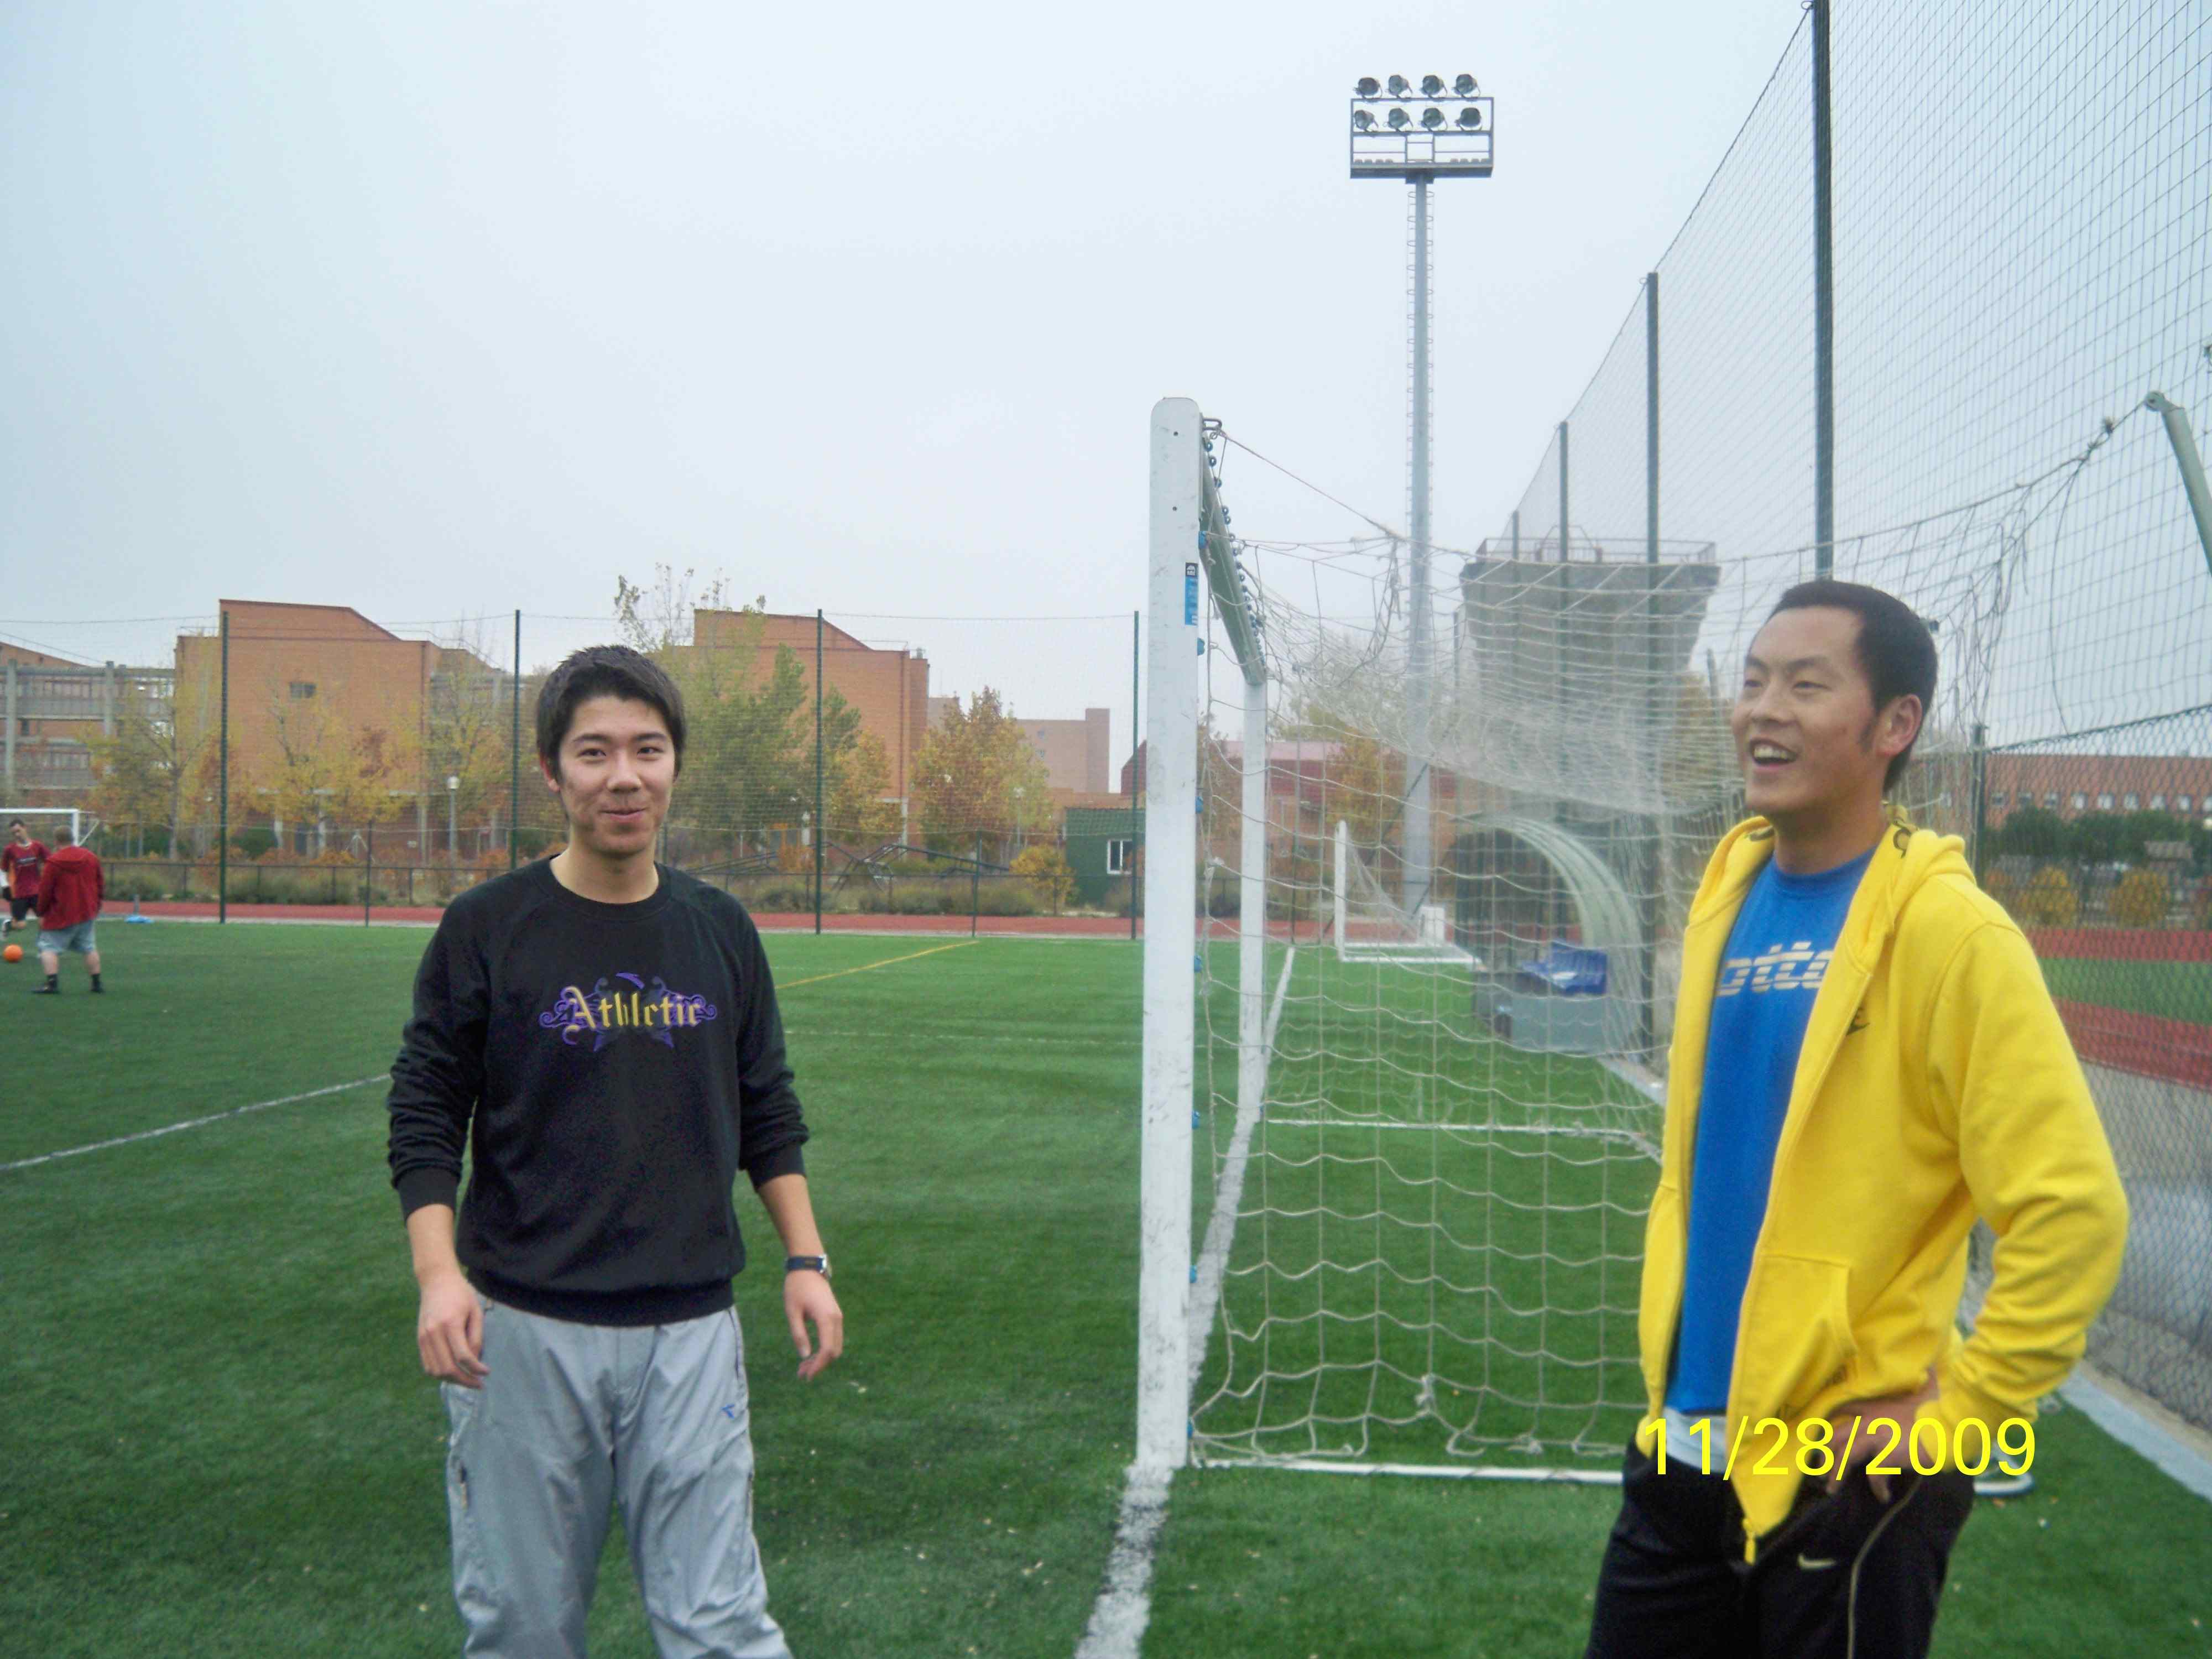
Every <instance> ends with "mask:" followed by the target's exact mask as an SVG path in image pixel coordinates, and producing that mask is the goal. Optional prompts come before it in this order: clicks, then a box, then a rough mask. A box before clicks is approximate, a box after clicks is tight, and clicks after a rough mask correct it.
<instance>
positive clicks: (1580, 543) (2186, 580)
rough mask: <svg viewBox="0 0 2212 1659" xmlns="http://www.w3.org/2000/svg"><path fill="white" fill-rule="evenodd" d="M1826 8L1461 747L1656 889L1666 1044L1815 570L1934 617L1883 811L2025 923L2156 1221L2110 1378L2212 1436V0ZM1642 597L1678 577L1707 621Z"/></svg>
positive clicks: (1474, 645) (1486, 661)
mask: <svg viewBox="0 0 2212 1659" xmlns="http://www.w3.org/2000/svg"><path fill="white" fill-rule="evenodd" d="M1827 12H1828V9H1827V8H1826V7H1824V6H1817V5H1816V6H1814V7H1812V8H1809V9H1808V15H1807V18H1806V21H1805V23H1804V25H1803V27H1802V28H1801V29H1800V31H1799V33H1798V34H1797V36H1796V38H1795V39H1794V40H1792V41H1791V43H1790V46H1789V47H1788V49H1787V50H1786V51H1785V52H1784V55H1783V57H1782V59H1781V61H1780V62H1779V63H1778V64H1777V65H1776V68H1775V71H1774V75H1773V76H1772V78H1771V81H1770V82H1769V83H1768V85H1767V87H1766V88H1765V91H1764V92H1763V94H1761V96H1760V97H1759V100H1758V102H1757V104H1756V105H1755V106H1754V107H1753V110H1752V112H1750V114H1749V116H1748V117H1747V118H1746V120H1745V122H1744V124H1743V125H1742V128H1741V131H1739V133H1738V134H1737V136H1736V137H1735V141H1734V143H1733V144H1732V145H1731V147H1730V149H1729V153H1728V155H1726V157H1725V158H1724V159H1723V161H1722V163H1721V166H1720V167H1719V168H1718V170H1717V172H1716V173H1715V174H1714V176H1713V178H1712V179H1711V183H1710V184H1709V185H1707V187H1706V189H1705V193H1704V195H1703V196H1702V197H1701V198H1700V199H1699V203H1698V205H1697V207H1696V208H1695V210H1693V211H1692V215H1691V216H1690V217H1689V219H1688V220H1687V221H1686V222H1685V223H1684V225H1683V226H1682V228H1681V229H1680V231H1679V232H1678V233H1677V234H1676V236H1675V237H1674V240H1673V242H1672V243H1671V244H1670V245H1669V246H1668V249H1667V250H1666V252H1664V253H1663V255H1662V257H1661V258H1660V259H1659V260H1658V261H1657V263H1656V265H1655V267H1654V269H1653V270H1652V272H1651V274H1650V276H1648V277H1647V278H1646V279H1645V281H1644V283H1642V284H1640V285H1639V287H1638V291H1637V292H1636V293H1635V295H1633V296H1632V299H1631V302H1630V304H1629V306H1628V315H1627V317H1626V320H1625V322H1624V323H1623V324H1622V325H1621V327H1620V330H1619V331H1618V332H1617V334H1616V335H1615V336H1614V337H1613V340H1612V341H1611V343H1609V345H1608V346H1607V349H1606V350H1605V352H1604V355H1603V356H1602V358H1601V362H1600V363H1599V366H1598V368H1597V372H1596V373H1595V375H1594V376H1593V377H1592V379H1591V380H1590V381H1589V385H1588V386H1586V387H1585V388H1584V390H1583V392H1582V393H1581V394H1580V396H1579V397H1578V398H1577V399H1575V401H1574V403H1573V405H1572V407H1571V408H1570V409H1569V410H1567V411H1566V415H1565V418H1564V419H1562V420H1560V421H1559V422H1557V423H1556V424H1555V425H1554V426H1553V428H1550V429H1549V430H1542V429H1539V430H1537V431H1534V432H1531V433H1530V434H1529V435H1528V447H1529V449H1530V450H1531V451H1532V452H1535V451H1538V450H1541V459H1539V460H1538V462H1537V465H1536V466H1535V469H1534V473H1533V475H1532V477H1530V479H1529V482H1528V485H1527V487H1526V489H1524V491H1523V492H1522V495H1521V496H1520V497H1519V499H1518V500H1517V501H1516V502H1515V504H1514V506H1513V507H1512V509H1511V510H1510V512H1509V513H1507V514H1506V516H1505V518H1504V522H1502V523H1501V524H1500V525H1499V526H1498V529H1497V531H1496V532H1495V533H1493V534H1492V535H1491V536H1489V537H1488V538H1486V539H1485V541H1484V542H1483V543H1482V544H1481V545H1480V547H1479V548H1478V549H1477V550H1475V551H1474V553H1473V554H1472V555H1471V556H1468V562H1467V566H1466V568H1465V571H1464V572H1463V574H1462V580H1461V582H1460V591H1459V592H1458V593H1457V594H1455V596H1454V599H1455V602H1456V603H1457V604H1458V605H1459V607H1460V623H1459V635H1460V646H1461V653H1462V658H1463V659H1464V661H1465V664H1466V670H1465V671H1466V673H1467V674H1468V676H1469V677H1471V678H1472V679H1473V680H1474V683H1476V684H1477V685H1478V690H1477V692H1476V693H1475V695H1474V698H1473V699H1471V700H1470V701H1472V702H1474V705H1475V707H1476V708H1477V709H1478V711H1479V713H1480V717H1481V718H1480V721H1477V722H1473V723H1471V724H1470V726H1469V730H1470V732H1472V734H1473V735H1472V736H1470V737H1468V738H1466V739H1465V740H1464V741H1462V743H1461V744H1460V746H1459V748H1458V749H1457V750H1455V751H1449V752H1447V751H1445V750H1439V757H1440V763H1443V764H1447V765H1449V766H1450V767H1451V768H1452V769H1455V770H1457V771H1459V772H1460V773H1461V774H1462V776H1463V777H1464V778H1466V779H1467V780H1468V786H1467V787H1471V788H1473V789H1474V790H1477V791H1482V792H1487V793H1489V794H1491V795H1492V796H1499V797H1502V798H1504V799H1510V800H1511V801H1513V802H1514V803H1516V810H1517V811H1522V812H1523V813H1524V814H1528V815H1533V816H1534V817H1540V818H1542V819H1543V820H1545V821H1546V822H1547V823H1550V824H1553V825H1555V826H1559V828H1561V829H1565V830H1566V831H1570V832H1571V833H1572V834H1574V835H1575V836H1577V838H1578V839H1579V840H1580V841H1581V842H1583V843H1586V844H1588V845H1589V846H1592V847H1595V848H1597V849H1598V850H1599V853H1600V854H1601V856H1602V857H1603V858H1604V859H1605V860H1607V863H1608V864H1609V866H1612V867H1613V872H1614V875H1615V878H1617V880H1618V881H1619V882H1620V884H1622V886H1623V887H1624V888H1625V889H1626V890H1627V891H1628V892H1630V893H1631V894H1632V895H1640V896H1642V897H1643V899H1644V902H1647V903H1648V904H1650V907H1651V910H1652V917H1651V922H1650V927H1648V929H1647V930H1646V932H1645V934H1644V948H1645V949H1646V950H1648V951H1650V956H1651V959H1652V963H1653V968H1652V971H1651V973H1650V975H1649V976H1648V980H1649V982H1650V983H1651V984H1652V985H1653V986H1654V987H1655V988H1656V993H1657V996H1658V1001H1659V1004H1660V1005H1661V1006H1658V1007H1656V1008H1655V1010H1654V1014H1655V1024H1656V1022H1657V1021H1658V1020H1662V1019H1663V1018H1664V1005H1665V1004H1666V1003H1667V1002H1668V1000H1669V999H1670V996H1671V987H1670V985H1669V978H1670V973H1669V968H1670V964H1671V963H1672V962H1673V961H1674V957H1675V956H1676V953H1677V952H1678V951H1679V939H1680V921H1681V918H1682V916H1683V915H1684V913H1685V911H1686V908H1687V902H1688V898H1689V895H1690V884H1691V883H1692V882H1694V880H1695V878H1696V875H1697V872H1698V869H1699V865H1700V863H1701V861H1702V858H1703V855H1704V853H1705V851H1706V850H1708V849H1709V848H1710V847H1711V842H1712V839H1713V836H1714V834H1715V833H1716V829H1717V825H1718V824H1721V823H1725V822H1727V821H1728V820H1729V818H1731V817H1735V816H1738V815H1740V813H1741V793H1740V792H1739V791H1738V789H1737V787H1736V785H1735V775H1734V766H1733V763H1732V761H1733V757H1732V751H1731V750H1730V749H1729V744H1728V740H1727V735H1726V729H1725V719H1726V711H1727V705H1728V703H1729V701H1730V699H1731V697H1732V696H1733V686H1734V684H1735V671H1736V669H1737V666H1738V665H1740V664H1741V661H1742V659H1743V655H1744V652H1745V650H1746V647H1747V645H1748V644H1749V641H1750V639H1751V636H1752V635H1753V633H1754V632H1755V631H1756V630H1757V629H1758V628H1759V626H1760V625H1761V624H1762V623H1764V622H1765V618H1766V617H1767V616H1768V615H1769V614H1770V613H1771V609H1772V606H1773V605H1774V602H1775V601H1776V599H1778V597H1779V596H1780V594H1781V592H1783V591H1784V589H1785V588H1787V587H1788V586H1790V585H1792V584H1794V583H1796V582H1799V581H1802V580H1808V579H1809V578H1812V577H1814V576H1815V575H1816V574H1826V573H1830V572H1832V574H1834V575H1835V576H1837V577H1839V578H1842V579H1844V580H1855V581H1861V582H1866V583H1869V584H1872V585H1874V586H1879V587H1882V588H1885V589H1887V590H1888V591H1890V592H1893V593H1896V594H1897V595H1899V597H1900V598H1902V599H1905V601H1906V602H1907V603H1908V604H1910V605H1911V606H1912V607H1913V608H1914V610H1915V611H1917V612H1918V613H1919V614H1920V615H1921V616H1922V617H1924V618H1925V619H1926V620H1927V621H1928V622H1929V624H1930V626H1931V628H1932V629H1934V630H1935V632H1936V640H1937V645H1938V649H1939V653H1940V655H1941V659H1942V674H1941V678H1940V682H1939V685H1938V691H1937V697H1936V706H1935V707H1934V708H1931V709H1930V710H1929V712H1928V721H1927V724H1926V726H1925V727H1924V728H1923V735H1922V738H1921V740H1920V743H1919V745H1918V749H1917V752H1916V756H1915V759H1914V763H1913V765H1912V767H1911V770H1910V771H1909V772H1908V773H1907V774H1906V776H1905V781H1904V786H1903V788H1902V790H1901V792H1900V793H1901V799H1900V802H1899V805H1902V806H1904V807H1905V809H1906V810H1907V811H1910V812H1911V814H1912V815H1913V816H1914V817H1916V818H1917V820H1918V821H1920V822H1922V823H1927V824H1929V825H1932V826H1933V827H1936V828H1937V829H1942V830H1945V831H1948V832H1953V833H1957V834H1960V835H1962V836H1966V838H1967V841H1968V842H1969V845H1970V847H1971V848H1972V854H1973V856H1974V860H1975V865H1976V868H1977V870H1978V872H1979V873H1980V875H1981V878H1982V880H1983V881H1984V884H1985V885H1986V887H1987V888H1988V890H1990V892H1991V893H1993V894H1994V895H1996V896H1997V897H1998V898H1999V899H2000V900H2001V901H2002V902H2004V903H2005V904H2006V905H2007V906H2008V908H2009V909H2010V910H2011V912H2012V913H2013V914H2014V915H2015V917H2017V918H2018V919H2019V920H2020V921H2021V923H2022V925H2023V926H2024V927H2025V928H2026V929H2027V933H2028V935H2029V937H2030V938H2031V939H2033V941H2034V944H2035V946H2036V949H2037V951H2038V953H2039V956H2040V957H2041V958H2042V961H2043V963H2044V966H2045V972H2046V975H2047V976H2048V978H2049V981H2050V983H2051V989H2052V992H2053V994H2054V995H2055V996H2056V997H2057V1000H2058V1002H2059V1006H2060V1008H2061V1011H2062V1012H2063V1014H2064V1017H2065V1019H2066V1024H2067V1027H2068V1029H2069V1031H2070V1032H2071V1033H2072V1035H2073V1039H2074V1042H2075V1048H2076V1050H2077V1052H2078V1053H2079V1054H2080V1055H2081V1060H2082V1062H2083V1064H2084V1066H2085V1067H2086V1068H2087V1073H2088V1075H2089V1079H2090V1081H2091V1084H2092V1085H2093V1089H2094V1091H2095V1094H2096V1098H2097V1102H2098V1106H2099V1109H2100V1112H2101V1114H2102V1115H2103V1117H2104V1121H2105V1123H2106V1129H2107V1131H2108V1133H2109V1134H2110V1136H2111V1138H2112V1143H2113V1146H2114V1147H2115V1150H2116V1151H2117V1152H2118V1155H2119V1158H2120V1161H2121V1166H2122V1170H2123V1172H2124V1176H2125V1177H2126V1181H2127V1186H2128V1191H2129V1195H2130V1201H2131V1203H2132V1205H2133V1211H2134V1218H2135V1220H2134V1230H2133V1232H2132V1235H2131V1237H2130V1249H2129V1253H2128V1266H2127V1268H2126V1274H2125V1277H2124V1280H2123V1283H2122V1285H2121V1288H2120V1290H2119V1291H2118V1293H2117V1294H2116V1295H2115V1297H2113V1299H2112V1306H2111V1310H2110V1311H2109V1312H2108V1313H2107V1314H2106V1317H2105V1318H2104V1320H2103V1322H2101V1323H2100V1325H2099V1327H2098V1328H2097V1329H2096V1331H2095V1332H2094V1334H2093V1339H2092V1343H2091V1348H2090V1355H2091V1358H2092V1359H2093V1360H2094V1361H2095V1362H2096V1363H2097V1364H2100V1365H2101V1366H2103V1367H2105V1368H2106V1370H2108V1371H2109V1372H2111V1373H2112V1374H2113V1375H2116V1376H2119V1377H2120V1378H2122V1379H2123V1380H2124V1381H2125V1382H2127V1383H2131V1384H2133V1385H2134V1386H2136V1387H2137V1388H2139V1389H2143V1390H2144V1391H2146V1392H2148V1393H2149V1394H2151V1395H2154V1397H2156V1398H2157V1399H2159V1400H2160V1401H2162V1402H2164V1403H2165V1404H2166V1405H2167V1406H2168V1407H2172V1409H2173V1410H2174V1411H2176V1412H2178V1413H2181V1414H2182V1415H2183V1416H2185V1417H2186V1418H2188V1419H2191V1420H2192V1421H2193V1422H2195V1423H2196V1424H2197V1425H2199V1426H2200V1427H2205V1428H2212V915H2208V910H2207V897H2206V895H2207V889H2208V881H2212V503H2207V502H2206V501H2205V500H2204V498H2203V489H2204V486H2203V473H2202V470H2201V456H2202V451H2203V447H2204V432H2205V428H2206V420H2205V416H2207V415H2208V414H2212V262H2209V261H2208V260H2207V259H2206V258H2205V255H2204V250H2205V249H2206V247H2207V246H2212V193H2208V192H2207V191H2205V189H2204V188H2203V180H2204V179H2205V178H2206V177H2207V176H2212V13H2207V12H2206V11H2205V10H2204V9H2203V8H2201V7H2199V8H2194V9H2191V8H2187V7H2159V6H2148V7H2134V8H2121V9H2115V8H2112V7H2108V6H2100V5H2093V4H2090V3H2087V0H2031V3H2025V4H2020V5H2015V6H2009V7H2006V8H2002V9H1999V10H1998V11H1996V12H1991V11H1990V10H1989V9H1987V8H1976V7H1972V6H1969V5H1968V4H1966V3H1965V0H1938V3H1936V4H1935V5H1933V6H1932V7H1931V6H1929V5H1925V4H1922V5H1915V6H1912V7H1909V8H1908V7H1905V6H1903V5H1899V4H1894V3H1878V4H1869V5H1860V6H1853V7H1848V8H1836V9H1834V15H1833V19H1832V37H1831V35H1830V34H1829V33H1826V32H1827V31H1828V30H1829V28H1830V21H1829V18H1828V15H1827ZM1824 66H1825V70H1826V78H1827V84H1826V88H1825V91H1826V94H1827V96H1826V103H1827V104H1828V106H1830V107H1831V108H1832V110H1833V112H1834V115H1833V119H1832V134H1831V132H1830V131H1826V130H1824V129H1823V127H1822V126H1821V125H1820V110H1821V105H1822V101H1823V100H1822V98H1821V96H1820V94H1821V92H1822V90H1823V88H1821V86H1820V76H1821V72H1822V70H1823V68H1824ZM2024 111H2036V112H2045V113H2047V114H2049V115H2050V116H2051V118H2052V119H2051V124H2050V125H2046V126H2045V127H2043V128H2042V129H2040V134H2041V136H2039V137H2033V138H2030V137H2027V136H2026V135H2027V132H2028V131H2029V130H2030V129H2028V128H2025V127H2023V125H2022V113H2021V112H2024ZM2062 112H2063V113H2062ZM1824 164H1825V171H1824ZM1824 205H1825V206H1826V213H1825V215H1824V214H1823V212H1822V208H1823V206H1824ZM1623 297H1624V298H1630V296H1626V295H1624V296H1623ZM2192 491H2194V492H2196V501H2195V504H2194V506H2192ZM1662 538H1665V539H1662ZM1699 548H1703V549H1705V551H1704V552H1703V553H1699V552H1698V551H1696V550H1697V549H1699ZM1637 565H1641V566H1643V567H1644V569H1643V570H1641V571H1638V570H1636V569H1634V568H1632V567H1634V566H1637ZM1701 567H1703V568H1701ZM1638 578H1641V579H1643V580H1645V581H1648V582H1649V583H1650V585H1651V589H1652V591H1653V592H1662V591H1665V590H1666V589H1667V588H1668V586H1670V585H1679V584H1683V583H1688V584H1691V585H1692V586H1690V587H1688V588H1685V589H1684V591H1685V592H1689V593H1690V596H1691V597H1690V599H1688V600H1687V601H1686V605H1687V609H1688V611H1692V612H1694V614H1693V615H1690V616H1689V617H1688V619H1687V621H1686V623H1684V629H1685V631H1686V634H1690V635H1694V636H1695V637H1694V639H1693V640H1692V639H1689V638H1686V637H1685V638H1680V639H1678V638H1676V637H1675V636H1674V633H1673V632H1672V631H1671V629H1672V625H1673V623H1674V622H1676V621H1678V620H1680V618H1678V617H1674V616H1673V615H1672V614H1671V613H1668V612H1666V611H1663V610H1662V608H1661V606H1660V605H1657V604H1656V603H1653V604H1649V605H1646V606H1645V607H1644V610H1643V611H1641V612H1638V611H1637V610H1636V608H1635V607H1634V606H1632V605H1629V604H1628V601H1627V599H1625V598H1624V597H1623V596H1624V595H1632V594H1634V593H1635V592H1637V591H1638V590H1637V586H1636V583H1637V581H1638ZM1655 639H1656V640H1658V641H1659V642H1660V643H1662V644H1663V645H1664V647H1666V648H1665V649H1664V650H1663V651H1661V652H1658V653H1653V652H1652V651H1651V649H1650V646H1651V642H1652V641H1654V640H1655ZM1532 640H1533V641H1534V644H1533V645H1532V644H1531V641H1532ZM1577 653H1589V654H1593V655H1594V656H1595V658H1596V659H1598V660H1599V661H1600V664H1601V668H1602V669H1603V670H1604V672H1605V673H1610V674H1612V675H1613V676H1614V677H1615V678H1616V679H1619V680H1620V682H1621V684H1622V685H1624V686H1626V690H1620V689H1619V688H1614V689H1613V690H1612V691H1611V692H1610V693H1608V690H1607V684H1608V683H1607V682H1606V681H1605V680H1604V678H1603V674H1601V675H1600V676H1599V678H1598V679H1597V680H1596V681H1595V682H1593V687H1594V689H1585V690H1583V691H1579V692H1578V691H1577V689H1576V685H1577V678H1576V671H1577V661H1578V654H1577ZM1639 670H1640V671H1643V672H1644V675H1645V679H1644V680H1643V681H1633V678H1632V677H1633V673H1634V672H1635V671H1639ZM1584 678H1588V677H1587V676H1585V677H1584ZM1528 732H1534V733H1537V734H1539V735H1540V736H1541V739H1542V740H1541V741H1536V742H1528V741H1522V742H1517V743H1516V742H1515V741H1513V740H1512V739H1514V738H1516V734H1524V733H1528ZM1615 732H1625V733H1627V734H1629V736H1630V738H1632V740H1630V741H1623V742H1617V743H1613V744H1610V745H1608V744H1607V741H1606V739H1607V736H1608V734H1611V733H1615ZM1501 734H1502V735H1501ZM1655 849H1656V856H1655ZM1692 854H1694V855H1692Z"/></svg>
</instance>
